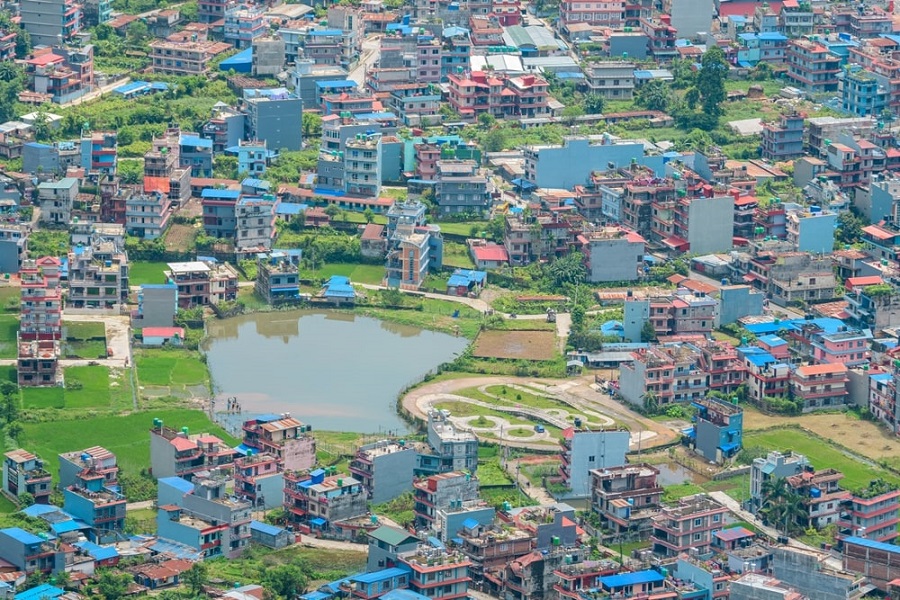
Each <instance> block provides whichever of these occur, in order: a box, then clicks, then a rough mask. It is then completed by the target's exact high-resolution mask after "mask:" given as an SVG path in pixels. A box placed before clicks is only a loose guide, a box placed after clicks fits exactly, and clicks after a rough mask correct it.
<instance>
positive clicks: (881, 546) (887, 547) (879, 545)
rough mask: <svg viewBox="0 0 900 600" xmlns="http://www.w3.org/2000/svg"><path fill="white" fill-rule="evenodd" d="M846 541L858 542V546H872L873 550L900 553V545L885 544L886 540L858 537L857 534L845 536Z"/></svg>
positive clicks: (850, 542)
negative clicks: (877, 540)
mask: <svg viewBox="0 0 900 600" xmlns="http://www.w3.org/2000/svg"><path fill="white" fill-rule="evenodd" d="M844 543H845V544H856V545H857V546H863V547H865V548H871V549H872V550H883V551H885V552H890V553H892V554H900V546H895V545H894V544H885V543H884V542H876V541H874V540H867V539H866V538H861V537H857V536H855V535H851V536H850V537H845V538H844Z"/></svg>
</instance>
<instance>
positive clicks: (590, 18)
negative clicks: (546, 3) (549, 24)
mask: <svg viewBox="0 0 900 600" xmlns="http://www.w3.org/2000/svg"><path fill="white" fill-rule="evenodd" d="M626 4H627V2H625V1H624V0H602V1H597V0H591V1H588V2H573V1H571V0H564V1H563V2H560V4H559V28H560V30H562V31H565V32H568V26H569V25H574V24H576V23H587V24H589V25H592V26H595V27H609V28H611V29H619V28H620V27H622V26H623V25H624V24H625V5H626Z"/></svg>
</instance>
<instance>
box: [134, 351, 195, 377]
mask: <svg viewBox="0 0 900 600" xmlns="http://www.w3.org/2000/svg"><path fill="white" fill-rule="evenodd" d="M135 364H136V365H137V370H138V380H139V381H140V383H141V385H155V386H169V385H172V386H188V385H204V384H207V383H208V382H209V372H208V371H207V369H206V365H205V364H203V362H202V361H201V360H200V355H199V354H198V353H197V352H191V351H190V350H150V349H143V350H140V351H138V352H136V353H135Z"/></svg>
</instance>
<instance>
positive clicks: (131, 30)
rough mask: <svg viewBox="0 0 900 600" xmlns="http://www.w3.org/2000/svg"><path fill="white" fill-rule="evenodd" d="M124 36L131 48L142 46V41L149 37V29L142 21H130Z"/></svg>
mask: <svg viewBox="0 0 900 600" xmlns="http://www.w3.org/2000/svg"><path fill="white" fill-rule="evenodd" d="M125 35H126V39H127V40H128V43H129V44H130V45H131V46H142V45H143V44H144V40H146V39H147V38H148V37H150V29H149V28H148V27H147V24H146V23H144V22H143V21H132V22H131V23H129V24H128V29H127V30H126V34H125Z"/></svg>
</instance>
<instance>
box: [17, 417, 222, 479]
mask: <svg viewBox="0 0 900 600" xmlns="http://www.w3.org/2000/svg"><path fill="white" fill-rule="evenodd" d="M155 418H157V419H162V421H163V423H165V424H166V425H167V426H170V427H173V428H175V429H181V427H188V428H189V430H190V431H191V433H201V432H209V433H212V434H214V435H216V436H218V437H220V438H221V439H222V440H224V441H225V442H226V443H228V444H231V445H234V444H237V440H235V439H234V438H233V437H231V436H230V435H228V434H227V433H226V432H225V431H224V430H223V429H221V428H220V427H218V426H217V425H214V424H213V423H211V422H210V420H209V419H208V418H207V416H206V414H205V413H203V412H202V411H199V410H188V409H183V410H162V411H160V410H155V411H152V412H139V413H133V414H130V415H122V416H109V417H94V418H92V419H91V422H90V432H91V435H90V438H89V439H87V438H86V437H85V422H84V421H83V420H73V421H54V422H52V423H23V424H22V429H23V432H22V435H21V436H20V438H19V440H18V441H19V444H20V445H21V447H23V448H28V450H29V451H31V452H34V453H35V454H37V455H39V456H41V457H43V458H44V459H45V461H46V462H45V464H46V466H47V469H48V470H49V471H50V472H51V473H53V475H54V476H56V473H57V471H58V470H59V461H58V460H57V459H56V456H57V455H58V454H60V453H61V452H72V451H75V450H81V449H84V448H86V447H88V446H95V445H96V446H103V447H104V448H106V449H107V450H109V451H110V452H113V453H115V455H116V457H117V458H118V461H119V466H120V467H122V469H124V470H125V471H126V472H129V473H138V472H140V470H141V469H146V468H148V467H149V466H150V428H151V427H152V426H153V419H155Z"/></svg>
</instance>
